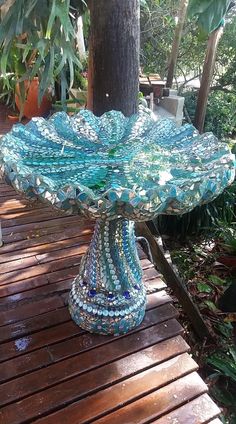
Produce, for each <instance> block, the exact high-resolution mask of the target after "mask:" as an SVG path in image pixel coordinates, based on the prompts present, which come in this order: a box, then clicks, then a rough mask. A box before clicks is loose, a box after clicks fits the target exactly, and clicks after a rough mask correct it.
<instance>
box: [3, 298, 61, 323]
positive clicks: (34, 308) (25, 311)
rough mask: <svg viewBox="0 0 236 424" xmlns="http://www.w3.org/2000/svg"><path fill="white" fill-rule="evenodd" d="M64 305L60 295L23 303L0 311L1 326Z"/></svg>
mask: <svg viewBox="0 0 236 424" xmlns="http://www.w3.org/2000/svg"><path fill="white" fill-rule="evenodd" d="M62 306H64V303H63V302H62V300H61V297H60V296H57V295H56V296H51V297H49V298H46V299H43V300H35V301H34V302H30V303H27V304H26V305H22V306H21V307H18V308H17V309H15V308H14V309H10V310H9V311H4V312H1V313H0V327H1V326H4V325H6V324H10V323H14V322H19V321H21V320H23V319H26V318H30V317H33V316H35V315H41V314H43V313H45V312H48V311H51V310H53V309H56V308H60V307H62Z"/></svg>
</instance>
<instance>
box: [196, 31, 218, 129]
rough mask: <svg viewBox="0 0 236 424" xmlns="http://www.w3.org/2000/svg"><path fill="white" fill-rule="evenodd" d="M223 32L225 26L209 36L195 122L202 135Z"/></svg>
mask: <svg viewBox="0 0 236 424" xmlns="http://www.w3.org/2000/svg"><path fill="white" fill-rule="evenodd" d="M223 30H224V27H223V25H221V26H219V27H218V28H217V29H216V30H215V31H213V32H212V33H211V34H210V35H209V38H208V44H207V52H206V57H205V62H204V66H203V73H202V79H201V86H200V90H199V93H198V100H197V107H196V112H195V121H194V125H195V127H196V128H197V129H198V131H199V132H200V133H202V132H203V130H204V124H205V118H206V110H207V101H208V96H209V92H210V87H211V82H212V77H213V73H214V68H215V61H216V52H217V46H218V44H219V41H220V38H221V36H222V34H223Z"/></svg>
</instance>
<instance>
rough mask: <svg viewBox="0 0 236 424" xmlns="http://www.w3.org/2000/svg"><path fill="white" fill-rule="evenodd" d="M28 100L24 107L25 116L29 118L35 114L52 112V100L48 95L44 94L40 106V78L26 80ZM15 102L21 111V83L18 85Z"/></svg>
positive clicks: (40, 114) (41, 114)
mask: <svg viewBox="0 0 236 424" xmlns="http://www.w3.org/2000/svg"><path fill="white" fill-rule="evenodd" d="M25 91H26V100H25V103H24V107H23V116H25V117H26V118H28V119H31V118H33V117H34V116H45V117H46V116H47V115H48V114H49V112H50V109H51V106H52V101H51V99H50V97H49V96H48V95H44V96H43V99H42V102H41V104H40V106H38V92H39V80H38V78H37V77H36V78H34V79H33V80H32V81H25ZM15 102H16V106H17V108H18V110H19V111H20V108H21V104H20V98H19V84H17V86H16V95H15Z"/></svg>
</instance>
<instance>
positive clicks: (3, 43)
mask: <svg viewBox="0 0 236 424" xmlns="http://www.w3.org/2000/svg"><path fill="white" fill-rule="evenodd" d="M76 4H77V6H78V5H81V6H82V7H85V2H84V0H80V1H78V2H76ZM73 12H74V11H73V9H72V8H71V4H70V1H69V0H52V1H50V2H48V1H47V0H15V1H14V3H13V5H12V6H11V7H10V8H9V10H8V12H7V14H6V16H5V17H4V18H3V19H2V21H1V23H0V51H1V60H0V72H1V73H2V75H3V77H4V87H6V89H9V88H10V82H9V78H8V75H9V73H10V74H12V73H14V75H15V77H16V82H17V81H18V82H19V83H20V84H21V92H22V91H23V90H22V89H23V88H24V81H25V80H31V79H33V78H34V77H35V76H38V77H39V80H40V85H39V102H40V101H41V99H42V97H43V95H44V93H45V92H46V90H47V89H48V87H54V84H55V81H58V82H59V83H60V86H61V96H62V99H63V100H65V98H66V92H67V90H68V88H69V87H72V85H73V81H74V70H75V68H80V67H81V64H80V61H79V59H78V57H77V54H76V50H75V44H74V39H75V16H74V15H73ZM16 52H17V53H16ZM16 54H17V55H16Z"/></svg>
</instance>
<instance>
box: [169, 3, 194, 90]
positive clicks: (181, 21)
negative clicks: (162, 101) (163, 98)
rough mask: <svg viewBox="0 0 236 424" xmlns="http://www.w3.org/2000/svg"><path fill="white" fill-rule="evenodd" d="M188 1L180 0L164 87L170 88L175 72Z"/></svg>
mask: <svg viewBox="0 0 236 424" xmlns="http://www.w3.org/2000/svg"><path fill="white" fill-rule="evenodd" d="M188 3H189V0H180V5H179V12H178V23H177V25H176V29H175V35H174V41H173V44H172V50H171V55H170V62H169V67H168V75H167V81H166V87H168V88H171V87H172V84H173V79H174V73H175V68H176V63H177V59H178V54H179V46H180V41H181V38H182V33H183V27H184V22H185V17H186V13H187V8H188Z"/></svg>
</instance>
